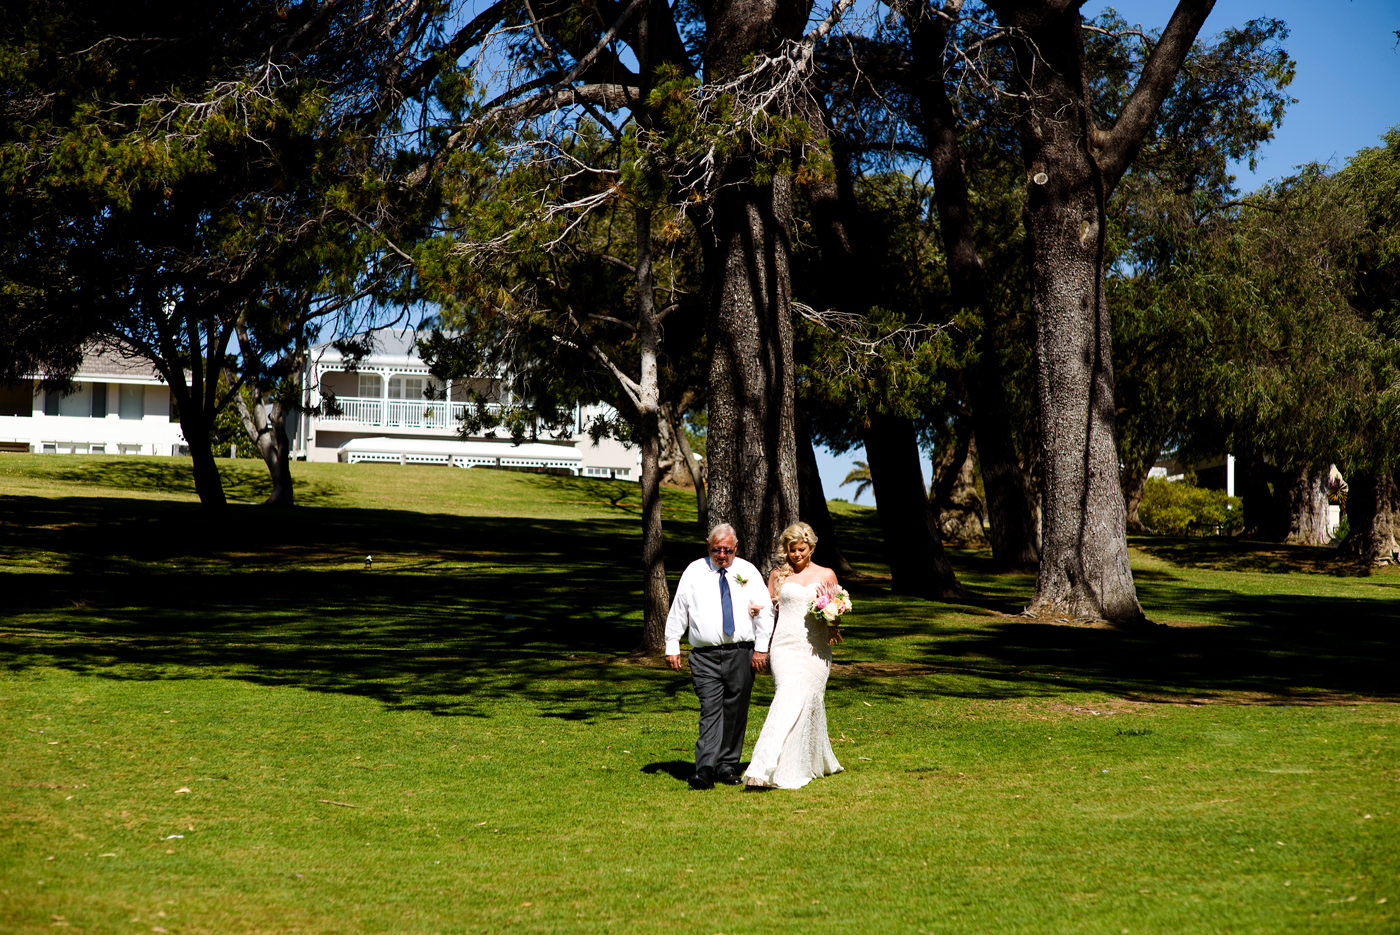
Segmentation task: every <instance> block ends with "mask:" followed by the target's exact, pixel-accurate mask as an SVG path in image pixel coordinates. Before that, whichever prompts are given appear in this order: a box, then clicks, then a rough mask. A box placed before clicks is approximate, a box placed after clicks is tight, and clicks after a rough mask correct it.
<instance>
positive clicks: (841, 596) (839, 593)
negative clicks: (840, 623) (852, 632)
mask: <svg viewBox="0 0 1400 935" xmlns="http://www.w3.org/2000/svg"><path fill="white" fill-rule="evenodd" d="M850 609H851V595H850V592H849V591H847V590H846V589H845V588H837V589H836V591H835V593H833V594H822V593H818V594H817V596H816V597H814V598H812V603H811V604H809V605H807V612H808V613H813V614H816V615H817V616H818V617H821V618H822V619H823V620H825V621H826V622H827V623H835V622H836V621H837V620H838V619H840V617H841V615H842V614H844V613H845V612H846V611H848V610H850Z"/></svg>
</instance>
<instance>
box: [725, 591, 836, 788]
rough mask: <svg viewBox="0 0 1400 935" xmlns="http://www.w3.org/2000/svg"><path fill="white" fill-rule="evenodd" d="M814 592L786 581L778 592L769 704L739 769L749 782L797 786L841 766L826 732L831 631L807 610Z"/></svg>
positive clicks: (773, 785)
mask: <svg viewBox="0 0 1400 935" xmlns="http://www.w3.org/2000/svg"><path fill="white" fill-rule="evenodd" d="M816 590H817V587H816V585H807V584H793V583H792V582H786V583H784V584H783V586H782V587H781V588H780V589H779V591H778V622H777V625H776V628H775V630H774V633H773V645H772V649H771V650H770V651H769V655H768V666H769V669H770V670H771V671H772V673H773V688H774V692H773V703H772V704H771V705H770V706H769V707H768V717H767V718H765V719H764V721H763V730H762V731H760V732H759V735H758V742H757V743H755V744H754V748H753V756H752V758H751V760H750V762H749V768H748V769H747V770H745V771H744V780H745V781H746V782H747V783H748V784H749V785H751V786H767V787H776V788H779V789H800V788H802V787H803V786H805V785H807V783H808V782H810V781H811V780H812V779H813V778H815V777H817V776H828V775H830V774H832V773H839V772H840V771H841V768H842V767H841V764H840V763H838V762H837V761H836V754H835V753H834V752H833V751H832V749H831V738H830V737H829V736H828V735H827V732H826V702H825V697H826V679H827V676H829V675H830V674H831V645H830V642H829V640H830V630H829V628H828V627H827V625H826V621H825V620H822V619H821V618H820V617H817V616H809V615H808V614H807V605H808V604H809V603H810V602H811V600H812V597H813V595H815V594H816Z"/></svg>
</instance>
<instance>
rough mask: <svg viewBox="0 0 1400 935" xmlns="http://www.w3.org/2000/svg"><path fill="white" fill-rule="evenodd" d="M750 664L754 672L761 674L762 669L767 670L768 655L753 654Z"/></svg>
mask: <svg viewBox="0 0 1400 935" xmlns="http://www.w3.org/2000/svg"><path fill="white" fill-rule="evenodd" d="M750 664H751V665H752V666H753V670H754V671H755V672H762V671H763V670H764V669H767V668H768V654H767V653H754V654H753V659H752V660H751V663H750Z"/></svg>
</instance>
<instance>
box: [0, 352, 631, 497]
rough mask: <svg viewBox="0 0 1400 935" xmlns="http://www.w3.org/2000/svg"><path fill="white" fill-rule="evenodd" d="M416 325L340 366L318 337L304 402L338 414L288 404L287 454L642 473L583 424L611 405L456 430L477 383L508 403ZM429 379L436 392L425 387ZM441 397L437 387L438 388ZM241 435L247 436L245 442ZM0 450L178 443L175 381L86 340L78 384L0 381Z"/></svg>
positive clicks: (144, 447)
mask: <svg viewBox="0 0 1400 935" xmlns="http://www.w3.org/2000/svg"><path fill="white" fill-rule="evenodd" d="M416 338H417V335H416V333H415V332H413V331H411V330H409V331H401V332H381V333H379V334H377V335H376V337H375V345H376V350H375V352H374V353H373V354H371V355H369V356H368V357H366V358H364V359H363V360H361V361H360V362H359V364H358V365H357V366H356V367H355V369H354V370H350V369H348V368H347V366H346V363H345V361H344V358H343V357H342V356H341V354H340V353H339V352H338V351H337V350H336V349H335V348H334V347H331V346H329V345H325V346H322V347H318V348H317V349H316V352H315V354H313V361H312V363H311V364H310V366H309V367H308V368H307V373H306V374H305V390H304V392H305V400H304V402H305V403H306V404H307V406H308V408H310V407H315V406H319V404H320V403H321V401H322V399H323V397H324V396H325V395H327V394H333V395H334V396H335V400H336V406H337V410H338V411H337V414H336V415H319V414H318V415H310V416H293V418H292V419H291V420H290V426H289V431H290V432H291V434H292V439H291V441H292V452H291V453H292V457H294V458H298V459H303V460H308V461H342V462H347V463H350V464H357V463H361V462H390V463H395V464H443V465H454V466H456V467H464V468H465V467H478V466H480V467H503V468H512V469H516V470H554V471H567V472H569V473H570V474H574V475H578V476H583V477H609V478H619V479H626V480H637V479H638V478H639V477H640V474H641V471H640V460H639V455H638V453H637V451H636V450H635V449H633V448H629V447H628V446H626V445H623V444H622V443H621V442H618V441H615V440H612V439H603V440H602V441H600V442H598V444H596V445H595V444H593V442H592V440H591V439H590V438H589V437H588V434H587V432H585V431H584V428H585V426H586V425H587V424H588V421H589V420H590V419H591V418H592V417H593V416H594V415H595V414H597V413H599V412H607V411H609V410H607V407H602V406H598V407H579V408H578V409H576V410H575V412H574V419H573V425H572V426H571V429H570V431H568V432H567V433H566V434H565V435H564V436H563V437H561V438H554V437H544V438H541V439H540V440H536V441H530V442H525V443H522V444H520V445H514V444H512V443H511V440H510V438H509V436H508V435H506V436H503V437H487V436H479V437H473V438H462V437H461V436H460V434H459V427H460V422H461V415H462V413H463V412H464V411H465V410H466V408H467V407H468V406H469V405H474V403H469V399H470V398H472V397H473V396H474V395H475V394H477V393H480V394H481V395H483V396H484V397H485V398H486V399H488V400H489V402H488V403H487V405H488V407H494V408H497V409H504V408H506V407H508V406H510V405H511V404H512V402H513V401H512V400H511V399H509V398H508V397H506V396H505V395H504V394H503V393H502V390H501V381H500V380H496V379H491V378H484V377H483V378H473V379H469V380H457V381H449V382H448V383H446V384H445V385H443V384H440V383H439V382H438V381H437V380H435V379H434V378H433V376H432V375H431V374H430V373H429V372H428V367H427V365H426V364H424V363H423V361H422V359H421V358H420V357H419V356H418V352H417V348H416V345H415V340H416ZM429 388H431V389H432V390H433V391H434V392H433V393H432V394H431V395H432V396H433V397H434V398H433V399H429V398H428V395H429V394H427V392H426V391H427V390H428V389H429ZM438 397H441V398H438ZM245 447H246V446H245ZM0 451H30V452H36V453H49V454H139V455H183V454H186V453H187V450H186V448H185V437H184V435H183V434H182V433H181V431H180V423H179V422H178V421H177V420H176V417H175V414H174V407H173V406H172V405H171V402H170V390H169V388H168V387H167V386H166V385H165V383H164V381H163V380H162V379H161V378H160V376H158V375H157V374H156V373H155V371H154V370H153V369H152V368H151V366H150V365H149V364H148V363H145V362H144V361H139V360H127V359H124V358H122V357H120V356H118V355H116V354H113V353H110V352H105V351H101V350H97V349H93V350H89V351H88V352H87V354H86V356H85V357H84V360H83V363H82V366H81V367H79V368H78V372H77V373H76V374H75V375H74V378H73V392H71V393H69V394H68V395H63V394H61V393H57V392H54V391H49V390H45V389H44V388H43V386H42V383H41V382H40V379H39V378H38V377H34V378H31V379H28V380H22V381H20V382H18V383H9V384H0Z"/></svg>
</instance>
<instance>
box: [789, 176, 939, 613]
mask: <svg viewBox="0 0 1400 935" xmlns="http://www.w3.org/2000/svg"><path fill="white" fill-rule="evenodd" d="M837 163H838V170H837V176H836V179H835V180H834V181H833V182H832V183H829V184H828V185H826V186H814V187H815V188H816V189H817V190H816V192H814V193H812V195H811V201H812V203H811V209H810V213H811V222H810V223H811V224H812V225H813V226H815V227H816V228H817V230H818V236H817V237H816V238H815V239H816V241H817V242H818V243H819V244H820V249H818V250H809V251H805V252H804V253H803V254H801V255H800V257H799V263H800V264H801V265H800V267H799V268H800V270H801V275H800V276H799V279H800V281H802V282H803V283H804V284H805V288H806V289H808V290H811V292H810V293H809V294H810V295H811V299H810V301H812V302H814V303H815V302H818V301H820V303H821V305H822V306H823V307H822V308H821V309H820V310H819V309H818V308H815V307H810V306H804V309H805V311H804V314H803V316H802V320H801V322H800V328H799V331H800V334H801V340H800V342H799V354H798V358H799V362H800V368H799V379H800V386H801V390H802V392H801V396H802V403H803V409H804V412H805V413H806V414H807V415H808V416H809V418H810V419H811V420H812V422H813V424H814V425H815V426H816V428H817V431H818V432H819V434H820V436H821V438H822V439H823V440H824V441H826V442H827V443H828V444H829V445H832V446H833V447H835V448H837V449H846V448H849V447H851V446H853V445H855V444H863V445H864V446H865V451H866V457H867V459H868V461H869V467H868V474H869V479H870V483H871V486H872V487H873V489H874V494H875V507H876V515H877V520H878V522H879V525H880V532H881V540H882V545H883V551H884V552H885V555H886V558H887V561H888V562H889V565H890V577H891V583H892V586H893V588H894V590H896V591H899V592H904V593H913V594H923V595H926V596H930V597H954V596H957V595H959V594H960V593H961V588H960V586H959V584H958V581H957V576H956V574H955V573H954V571H953V568H952V565H951V563H950V562H949V560H948V556H947V554H946V552H945V550H944V548H943V543H942V537H941V533H940V524H939V521H938V517H937V516H936V515H935V514H934V512H933V510H932V508H931V505H930V502H929V495H928V487H927V486H926V483H925V480H924V476H923V466H922V455H921V429H927V428H929V427H930V426H932V425H934V424H937V423H939V422H941V421H942V420H943V418H944V407H945V406H946V405H947V401H946V396H947V392H946V384H947V383H948V381H949V380H950V378H952V377H953V373H954V370H955V361H954V360H953V351H952V342H951V340H950V339H949V336H948V331H947V328H946V327H945V323H944V322H942V321H938V320H937V319H934V318H933V316H934V314H935V312H936V311H942V306H943V303H942V302H941V301H939V299H938V296H939V295H940V293H941V292H942V291H943V290H942V287H941V275H940V274H941V269H940V263H939V257H938V256H937V248H936V244H935V237H934V236H933V233H932V231H931V229H930V228H931V226H932V221H931V218H930V215H929V211H928V207H929V198H928V192H927V186H925V185H922V184H920V183H918V182H917V181H916V180H914V179H911V178H910V177H908V176H906V175H904V174H902V173H898V172H890V173H884V174H879V175H869V176H866V177H864V178H862V179H859V180H855V179H852V178H850V177H849V170H848V168H847V166H846V165H845V161H844V159H841V158H839V157H838V160H837ZM823 188H825V189H827V191H823V190H822V189H823ZM830 189H836V192H835V193H834V194H831V193H830ZM819 195H824V196H825V197H818V196H819ZM930 319H933V320H930Z"/></svg>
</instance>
